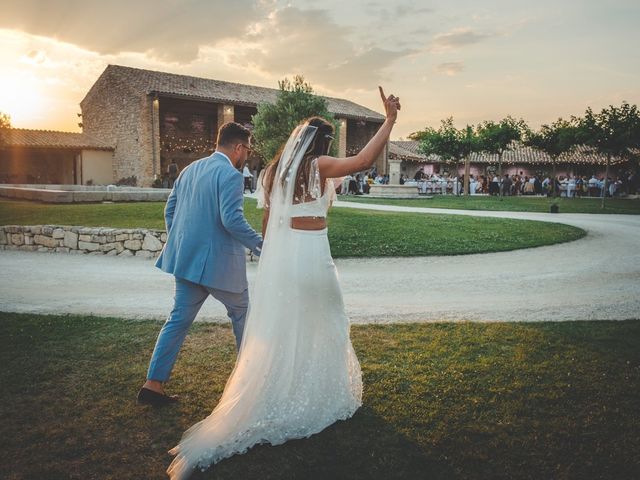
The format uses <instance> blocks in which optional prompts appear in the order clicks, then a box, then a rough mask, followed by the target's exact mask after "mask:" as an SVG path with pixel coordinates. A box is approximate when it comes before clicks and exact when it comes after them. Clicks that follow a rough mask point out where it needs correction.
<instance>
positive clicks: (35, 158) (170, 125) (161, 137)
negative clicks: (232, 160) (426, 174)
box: [0, 65, 387, 187]
mask: <svg viewBox="0 0 640 480" xmlns="http://www.w3.org/2000/svg"><path fill="white" fill-rule="evenodd" d="M277 95H278V90H277V89H272V88H264V87H256V86H252V85H243V84H239V83H231V82H224V81H220V80H212V79H208V78H199V77H192V76H187V75H177V74H172V73H165V72H157V71H150V70H142V69H138V68H131V67H124V66H120V65H109V66H107V68H106V69H105V70H104V72H103V73H102V74H101V75H100V77H99V78H98V79H97V80H96V82H95V83H94V84H93V86H92V87H91V88H90V90H89V91H88V92H87V94H86V96H85V97H84V99H83V100H82V101H81V102H80V108H81V112H82V113H81V114H80V115H81V117H82V119H81V126H82V129H83V132H82V133H70V132H52V131H43V130H24V129H10V130H9V131H8V132H7V134H6V135H4V136H3V137H2V139H0V142H2V143H1V144H0V183H49V184H51V183H56V184H57V183H60V184H77V185H86V184H87V183H89V184H94V185H106V184H113V183H121V184H135V185H136V186H139V187H149V186H161V185H162V179H163V177H164V176H165V175H166V172H167V167H168V165H169V164H170V163H172V162H176V163H177V164H178V167H179V168H180V169H182V168H184V167H186V166H187V165H188V164H189V163H191V162H193V161H194V160H197V159H199V158H202V157H205V156H208V155H210V154H211V152H213V150H214V149H215V141H216V134H217V130H218V127H219V126H220V125H222V124H223V123H225V122H228V121H236V122H239V123H241V124H244V125H246V126H251V121H252V116H253V115H254V114H255V113H256V112H257V107H258V105H259V104H261V103H274V102H275V101H276V99H277ZM326 100H327V104H328V110H329V111H330V112H331V113H332V114H334V116H335V117H336V119H337V120H338V122H339V128H340V135H339V145H338V153H339V155H351V154H355V153H357V152H358V151H360V150H361V149H362V148H363V147H364V145H365V144H366V143H367V141H368V140H369V139H370V138H371V137H372V136H373V135H374V134H375V132H376V131H377V129H378V128H379V126H380V124H382V123H383V122H384V116H383V115H381V114H379V113H377V112H374V111H373V110H370V109H368V108H366V107H363V106H361V105H358V104H356V103H353V102H351V101H349V100H344V99H340V98H328V97H326ZM386 155H387V151H386V149H385V152H383V154H381V155H380V157H379V158H378V160H377V162H376V166H377V168H378V170H379V171H386V166H387V165H386V158H387V157H386ZM249 163H250V168H251V169H252V170H258V169H259V168H260V159H259V158H250V159H249Z"/></svg>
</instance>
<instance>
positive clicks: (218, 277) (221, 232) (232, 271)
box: [138, 122, 262, 405]
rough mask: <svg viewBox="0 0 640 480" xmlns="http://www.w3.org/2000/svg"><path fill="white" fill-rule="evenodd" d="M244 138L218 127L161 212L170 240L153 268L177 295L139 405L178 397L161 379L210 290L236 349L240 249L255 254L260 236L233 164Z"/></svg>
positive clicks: (236, 129)
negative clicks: (212, 144) (212, 146)
mask: <svg viewBox="0 0 640 480" xmlns="http://www.w3.org/2000/svg"><path fill="white" fill-rule="evenodd" d="M249 136H250V132H249V130H247V129H246V128H245V127H243V126H242V125H240V124H238V123H233V122H229V123H225V124H224V125H222V127H220V130H219V131H218V142H217V149H216V151H215V152H214V153H213V155H211V156H210V157H207V158H203V159H201V160H198V161H196V162H193V163H192V164H191V165H189V166H188V167H187V168H185V169H184V170H183V171H182V173H181V174H180V176H179V177H178V179H177V180H176V182H175V184H174V187H173V190H172V191H171V194H170V195H169V198H168V200H167V205H166V207H165V210H164V217H165V222H166V227H167V243H166V245H165V246H164V249H163V250H162V253H161V254H160V257H159V258H158V261H157V262H156V266H157V267H158V268H160V269H162V270H164V271H165V272H167V273H171V274H173V275H174V277H175V297H174V303H173V310H171V314H170V315H169V318H168V319H167V321H166V322H165V324H164V325H163V327H162V329H161V330H160V334H159V335H158V340H157V341H156V346H155V349H154V350H153V355H152V356H151V362H150V364H149V370H148V372H147V381H146V382H145V384H144V385H143V386H142V388H141V389H140V392H139V393H138V403H144V404H150V405H165V404H168V403H173V402H176V401H177V397H176V396H169V395H166V394H165V392H164V388H163V383H164V382H166V381H167V380H169V376H170V374H171V370H172V368H173V364H174V363H175V361H176V358H177V356H178V352H179V351H180V347H181V346H182V342H183V341H184V338H185V336H186V335H187V330H188V329H189V327H190V326H191V323H192V322H193V320H194V318H195V316H196V314H197V313H198V311H199V310H200V307H201V306H202V304H203V303H204V301H205V300H206V299H207V298H208V297H209V295H212V296H213V297H214V298H216V299H217V300H219V301H220V302H222V303H223V304H224V306H225V307H226V309H227V315H228V316H229V318H230V319H231V324H232V326H233V334H234V335H235V338H236V347H237V348H240V342H241V340H242V331H243V329H244V321H245V317H246V314H247V307H248V305H249V295H248V291H247V272H246V264H245V261H246V260H245V247H246V248H248V249H250V250H251V251H252V252H253V253H254V254H255V255H260V250H261V248H262V239H261V237H260V235H258V234H257V233H256V231H255V230H254V229H253V228H251V226H250V225H249V224H248V223H247V221H246V219H245V218H244V214H243V208H242V207H243V192H242V187H243V185H244V181H243V177H242V174H241V173H240V172H239V171H238V169H239V168H242V166H243V165H244V163H245V162H246V161H247V156H248V155H249V153H250V151H251V145H250V143H249Z"/></svg>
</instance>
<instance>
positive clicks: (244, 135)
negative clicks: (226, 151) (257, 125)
mask: <svg viewBox="0 0 640 480" xmlns="http://www.w3.org/2000/svg"><path fill="white" fill-rule="evenodd" d="M250 136H251V132H250V131H249V129H247V128H245V127H243V126H242V125H240V124H239V123H236V122H227V123H225V124H224V125H222V126H221V127H220V129H219V130H218V141H217V146H218V147H230V146H231V145H236V144H238V143H248V142H249V137H250Z"/></svg>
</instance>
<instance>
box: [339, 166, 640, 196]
mask: <svg viewBox="0 0 640 480" xmlns="http://www.w3.org/2000/svg"><path fill="white" fill-rule="evenodd" d="M408 182H410V183H411V184H415V185H417V187H418V189H421V191H422V190H424V189H425V188H426V186H427V185H430V186H431V188H432V191H433V192H436V193H440V190H442V193H452V194H454V195H456V194H460V193H462V184H463V177H460V178H458V177H456V176H450V175H447V174H444V175H439V174H437V173H432V174H426V173H424V172H423V171H422V170H418V171H417V172H416V173H415V175H414V176H413V179H411V178H407V177H406V176H405V175H404V174H401V175H400V184H401V185H405V184H407V183H408ZM388 183H389V175H381V174H379V173H378V172H377V171H376V169H375V168H374V169H372V170H371V171H367V172H363V173H359V174H357V175H355V176H352V175H348V176H346V177H345V178H344V179H343V181H342V185H341V186H340V187H338V193H341V194H342V195H362V194H367V193H369V189H370V187H371V185H374V184H378V185H387V184H388ZM604 183H605V182H604V176H596V175H591V177H588V176H580V175H576V176H572V175H560V176H557V177H556V178H555V179H553V180H552V178H551V176H549V175H547V176H543V175H533V176H529V175H525V174H524V172H520V173H517V174H511V175H510V174H505V175H503V176H498V175H493V176H486V175H471V176H470V177H469V190H470V193H471V194H489V195H499V194H500V190H501V189H502V194H503V195H505V196H518V195H539V196H544V195H547V196H552V195H553V194H554V189H555V194H556V195H557V196H563V197H570V198H573V197H601V196H602V195H603V193H604V188H605V186H604ZM442 186H445V187H442ZM441 187H442V188H441ZM445 188H446V190H445ZM606 190H607V191H606V195H607V196H609V197H617V196H620V195H636V194H638V193H639V192H640V181H639V178H638V174H637V173H636V172H634V171H631V170H630V171H628V172H622V173H620V174H619V175H616V176H614V177H609V178H608V180H607V186H606ZM423 193H425V192H423Z"/></svg>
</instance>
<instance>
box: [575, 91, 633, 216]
mask: <svg viewBox="0 0 640 480" xmlns="http://www.w3.org/2000/svg"><path fill="white" fill-rule="evenodd" d="M578 125H579V137H580V140H582V142H583V143H584V144H585V145H588V146H590V147H593V148H594V149H596V150H597V151H598V152H599V153H601V154H602V155H604V156H605V157H606V158H607V166H606V169H605V176H604V191H603V192H602V193H603V195H602V208H604V201H605V197H606V196H607V182H608V181H609V164H610V163H611V159H612V158H613V157H618V158H621V159H626V160H631V159H632V158H633V156H634V154H635V153H637V150H638V149H640V112H638V107H637V106H636V105H629V104H628V103H627V102H623V103H622V105H621V106H620V107H614V106H613V105H609V107H608V108H605V109H603V110H602V111H601V112H600V113H593V111H592V110H591V107H589V108H587V111H586V112H585V115H584V117H582V118H580V119H578ZM634 150H635V152H634Z"/></svg>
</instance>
